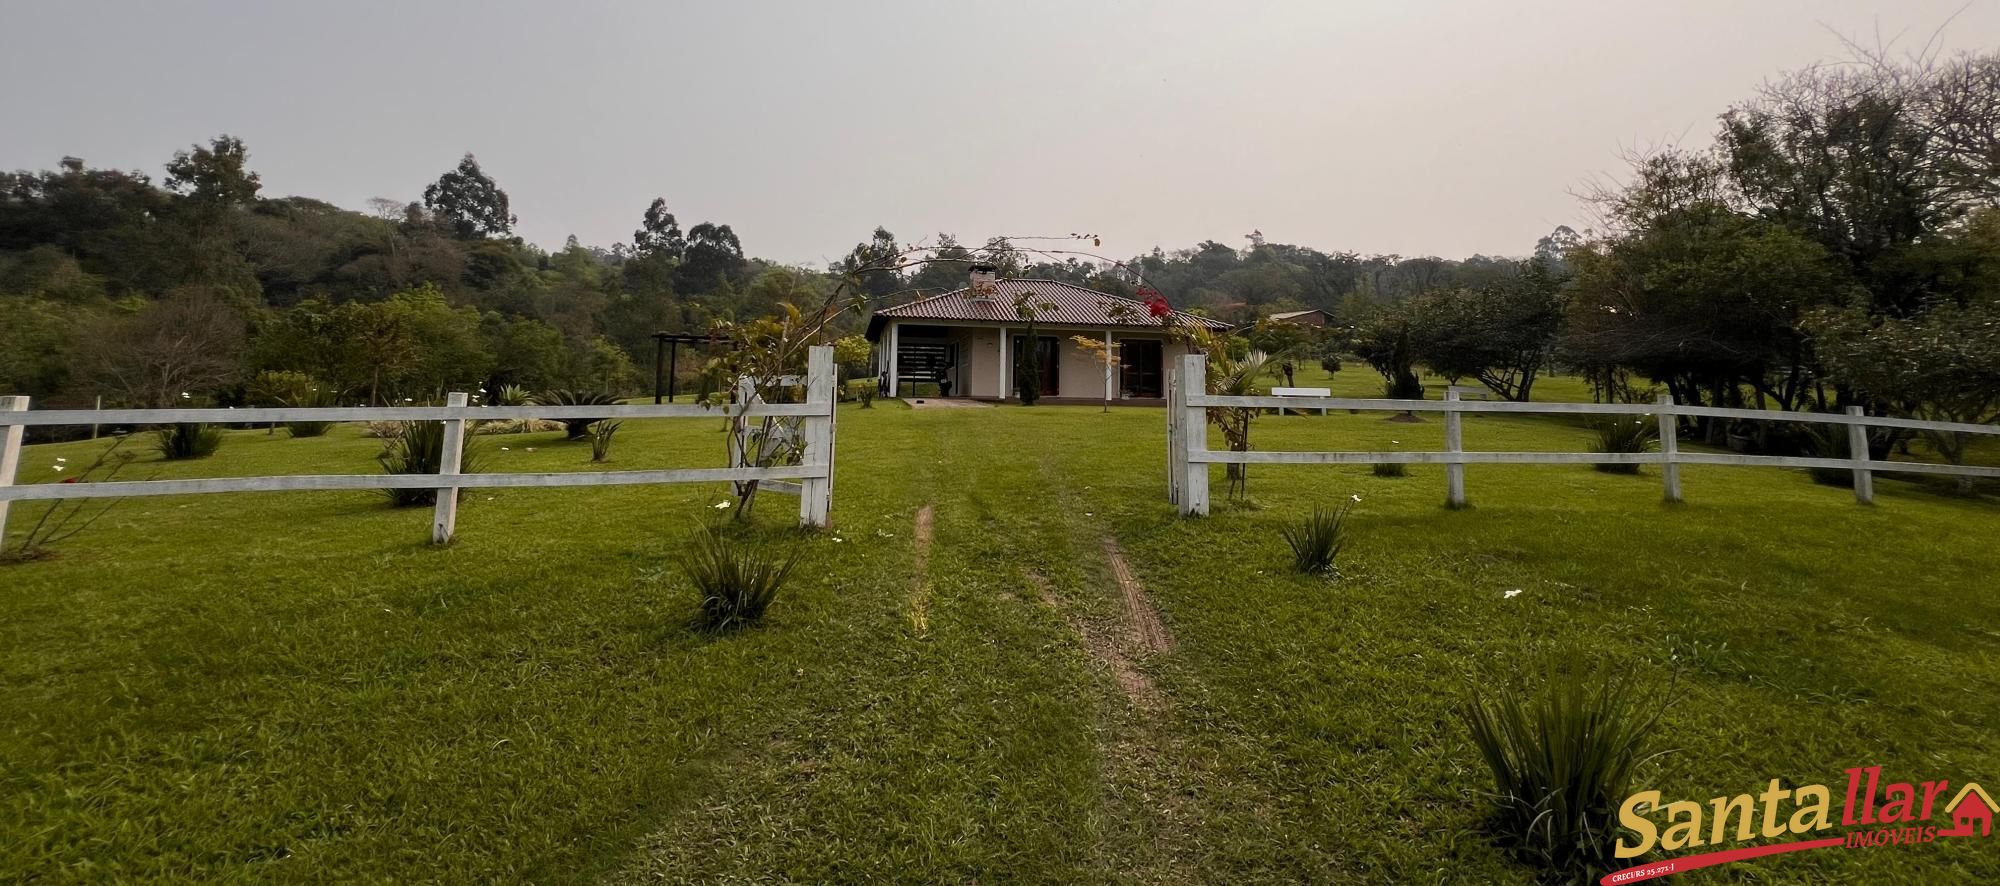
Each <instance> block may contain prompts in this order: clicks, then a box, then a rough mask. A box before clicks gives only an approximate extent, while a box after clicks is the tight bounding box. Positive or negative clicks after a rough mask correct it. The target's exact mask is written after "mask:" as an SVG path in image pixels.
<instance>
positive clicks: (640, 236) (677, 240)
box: [632, 197, 687, 261]
mask: <svg viewBox="0 0 2000 886" xmlns="http://www.w3.org/2000/svg"><path fill="white" fill-rule="evenodd" d="M632 251H633V252H635V253H637V254H638V255H641V256H665V257H668V258H671V259H673V260H674V261H679V260H680V258H681V255H682V254H683V253H685V252H686V251H687V238H686V237H683V236H681V226H680V223H679V222H677V221H675V220H674V214H673V213H671V212H668V211H667V198H665V197H655V198H653V204H652V205H651V206H648V207H646V217H645V218H644V219H643V220H641V221H640V223H639V230H636V231H633V232H632Z"/></svg>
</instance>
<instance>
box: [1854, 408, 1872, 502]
mask: <svg viewBox="0 0 2000 886" xmlns="http://www.w3.org/2000/svg"><path fill="white" fill-rule="evenodd" d="M1847 414H1848V415H1853V416H1860V415H1864V414H1865V413H1863V412H1862V410H1861V407H1859V406H1849V407H1847ZM1847 457H1848V458H1851V459H1853V460H1854V500H1855V501H1857V502H1859V503H1861V504H1864V505H1872V504H1874V503H1875V473H1874V472H1873V471H1870V470H1868V426H1867V425H1859V424H1856V425H1848V426H1847Z"/></svg>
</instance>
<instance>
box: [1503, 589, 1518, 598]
mask: <svg viewBox="0 0 2000 886" xmlns="http://www.w3.org/2000/svg"><path fill="white" fill-rule="evenodd" d="M1501 596H1503V597H1505V598H1507V599H1509V600H1512V599H1514V598H1515V597H1519V596H1521V589H1520V588H1515V589H1513V590H1511V591H1508V592H1507V593H1505V594H1503V595H1501Z"/></svg>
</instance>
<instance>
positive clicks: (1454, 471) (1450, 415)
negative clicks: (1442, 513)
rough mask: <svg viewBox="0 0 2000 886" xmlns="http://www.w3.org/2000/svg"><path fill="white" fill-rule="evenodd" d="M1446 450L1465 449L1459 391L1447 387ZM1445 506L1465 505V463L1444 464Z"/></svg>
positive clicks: (1458, 506) (1456, 451) (1460, 506)
mask: <svg viewBox="0 0 2000 886" xmlns="http://www.w3.org/2000/svg"><path fill="white" fill-rule="evenodd" d="M1444 402H1445V407H1444V450H1445V451H1446V452H1449V453H1453V454H1457V453H1460V452H1464V451H1465V425H1464V420H1465V419H1464V416H1463V415H1462V414H1461V413H1460V412H1459V411H1458V392H1457V391H1454V390H1450V389H1446V390H1445V392H1444ZM1444 506H1445V507H1447V508H1453V509H1457V508H1462V507H1465V463H1464V462H1461V461H1452V462H1449V463H1447V464H1446V465H1445V466H1444Z"/></svg>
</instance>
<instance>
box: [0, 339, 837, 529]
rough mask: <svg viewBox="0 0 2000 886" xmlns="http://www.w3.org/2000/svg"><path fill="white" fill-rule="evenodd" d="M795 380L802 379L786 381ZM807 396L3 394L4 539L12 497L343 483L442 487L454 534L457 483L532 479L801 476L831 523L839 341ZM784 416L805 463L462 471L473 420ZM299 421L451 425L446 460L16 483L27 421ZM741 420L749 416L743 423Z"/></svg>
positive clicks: (811, 367) (806, 520)
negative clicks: (171, 405)
mask: <svg viewBox="0 0 2000 886" xmlns="http://www.w3.org/2000/svg"><path fill="white" fill-rule="evenodd" d="M786 380H787V381H794V379H789V378H788V379H786ZM802 381H803V385H804V387H805V388H806V402H804V403H764V402H762V401H761V400H754V399H753V400H748V401H745V402H741V403H737V404H732V405H730V406H728V407H724V408H709V407H705V406H696V405H673V404H668V405H631V406H626V405H615V406H470V405H467V400H468V399H469V398H468V397H467V395H465V394H463V393H452V394H450V395H448V397H447V399H446V405H444V406H364V407H275V408H259V409H110V410H102V411H100V410H92V409H50V410H42V411H31V410H29V408H28V406H29V403H28V398H26V397H0V543H3V542H4V541H5V539H6V527H7V509H8V505H9V504H10V503H12V502H16V501H55V500H62V499H86V498H124V497H128V496H153V495H199V494H208V493H223V492H289V491H302V490H338V489H436V490H438V503H437V505H436V506H435V508H434V510H433V515H432V527H431V528H432V531H431V539H432V541H435V542H445V541H449V540H451V537H452V534H453V532H454V531H455V529H456V523H457V503H458V496H457V494H456V493H457V491H458V490H460V489H494V488H503V487H504V488H524V487H586V486H621V485H631V484H655V483H716V482H752V481H755V482H758V483H760V484H761V483H771V482H777V481H798V483H799V488H800V496H799V498H800V501H799V521H800V523H802V524H804V525H808V526H824V525H826V521H827V517H828V513H829V511H830V509H831V508H832V497H833V486H832V482H831V478H832V476H833V419H834V404H835V400H836V399H837V398H835V397H834V391H833V384H834V371H833V349H832V348H831V347H815V348H812V349H811V351H810V352H809V355H808V370H807V374H806V377H805V378H804V379H803V380H802ZM737 416H741V417H742V418H745V419H749V418H784V419H795V420H797V421H798V423H799V424H800V425H802V426H803V427H802V428H801V429H800V433H801V435H802V439H803V441H804V445H803V447H801V451H802V455H801V459H800V460H801V463H800V464H796V465H773V466H769V467H754V466H742V465H732V466H730V467H726V468H670V469H663V470H644V471H577V472H553V473H539V472H538V473H474V474H466V473H460V472H459V462H458V455H459V453H460V452H461V444H462V442H463V441H464V439H465V434H466V432H467V430H468V429H467V427H466V425H467V423H468V422H473V421H492V420H502V419H580V418H594V419H632V418H726V417H737ZM292 421H300V422H303V421H330V422H353V421H438V422H443V423H444V424H445V442H444V463H443V464H441V465H439V468H440V470H439V471H438V472H437V473H435V474H300V475H282V476H267V477H215V478H203V479H192V480H137V481H115V482H103V483H38V484H29V485H25V486H18V485H15V483H14V480H15V477H16V474H17V467H18V465H19V462H20V455H21V450H22V436H23V429H25V428H28V427H36V426H49V425H93V424H133V425H158V424H170V423H175V422H208V423H217V424H266V423H277V422H292ZM735 424H736V425H737V426H738V427H739V428H740V426H741V425H742V422H737V423H735Z"/></svg>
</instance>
